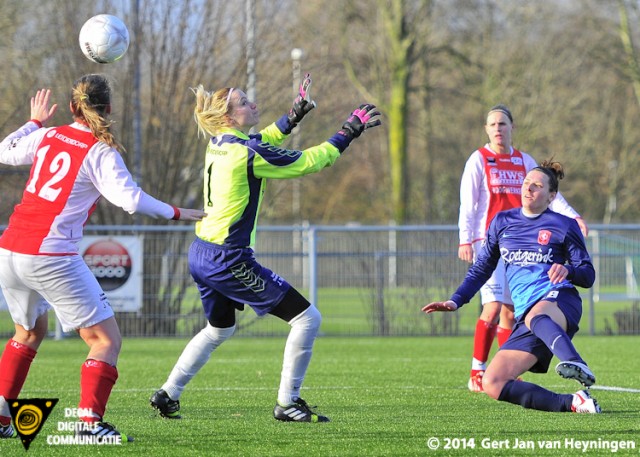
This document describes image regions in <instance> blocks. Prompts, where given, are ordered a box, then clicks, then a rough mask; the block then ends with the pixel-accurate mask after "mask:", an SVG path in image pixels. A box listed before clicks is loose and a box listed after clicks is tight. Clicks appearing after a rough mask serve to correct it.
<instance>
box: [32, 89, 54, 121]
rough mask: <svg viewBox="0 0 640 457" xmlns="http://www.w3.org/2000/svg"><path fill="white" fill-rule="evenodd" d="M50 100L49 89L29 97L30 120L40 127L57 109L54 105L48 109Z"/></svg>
mask: <svg viewBox="0 0 640 457" xmlns="http://www.w3.org/2000/svg"><path fill="white" fill-rule="evenodd" d="M50 98H51V89H40V90H38V91H37V92H36V95H34V96H33V97H31V120H32V121H38V122H39V123H40V125H41V126H44V125H45V124H46V123H47V122H49V119H51V118H52V117H53V115H54V114H55V112H56V110H57V109H58V105H57V104H55V103H54V104H53V105H52V106H51V107H49V100H50Z"/></svg>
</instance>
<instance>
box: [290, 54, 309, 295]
mask: <svg viewBox="0 0 640 457" xmlns="http://www.w3.org/2000/svg"><path fill="white" fill-rule="evenodd" d="M303 55H304V52H303V51H302V49H300V48H293V49H292V50H291V62H292V63H293V74H292V76H293V85H292V89H293V98H294V99H295V98H296V97H297V96H298V88H299V87H300V76H301V71H300V60H301V59H302V57H303ZM299 135H300V132H299V130H298V127H296V128H295V129H293V131H292V132H291V137H292V138H291V148H292V149H295V150H298V149H300V136H299ZM292 181H293V182H292V183H291V184H292V186H293V189H292V190H291V215H292V218H293V223H294V225H298V224H300V223H301V222H302V221H301V216H302V215H301V211H300V198H301V186H302V182H301V180H300V178H295V179H293V180H292ZM306 241H307V237H306V236H302V232H301V231H298V230H294V232H293V252H300V253H301V255H300V256H293V259H294V260H293V271H294V272H295V273H299V274H300V275H301V276H302V287H303V288H306V287H308V285H309V276H308V275H307V271H306V270H307V268H306V266H307V264H306V263H305V262H304V261H303V259H304V256H305V254H306V252H307V246H306V244H307V243H306Z"/></svg>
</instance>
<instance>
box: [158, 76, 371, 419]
mask: <svg viewBox="0 0 640 457" xmlns="http://www.w3.org/2000/svg"><path fill="white" fill-rule="evenodd" d="M310 86H311V78H310V77H309V75H306V76H305V77H304V79H303V81H302V84H301V85H300V92H299V95H298V96H297V97H296V98H295V100H294V103H293V107H292V108H291V110H290V111H289V113H288V114H285V115H283V116H282V117H281V118H280V119H278V120H277V121H276V122H275V123H272V124H270V125H268V126H267V127H265V128H264V129H263V130H261V131H260V132H259V133H257V134H250V130H251V128H252V127H254V126H255V125H257V124H258V123H259V120H260V117H259V111H258V108H257V106H256V104H255V103H254V102H253V101H251V100H249V99H248V98H247V95H246V94H245V93H244V92H243V91H242V90H240V89H237V88H224V89H220V90H217V91H215V92H212V93H210V92H208V91H206V90H205V89H204V88H203V86H202V85H200V86H198V87H197V88H195V89H193V92H194V94H195V97H196V106H195V110H194V116H195V121H196V123H197V125H198V130H199V132H200V133H202V134H203V135H205V136H208V135H210V136H211V139H210V140H209V142H208V145H207V150H206V154H205V166H204V192H203V195H204V204H205V207H206V212H207V213H208V214H209V217H208V218H207V221H206V223H200V224H197V225H196V238H195V240H194V241H193V243H192V245H191V248H190V250H189V268H190V271H191V275H192V276H193V278H194V280H195V282H196V284H197V286H198V289H199V291H200V297H201V300H202V305H203V307H204V312H205V315H206V317H207V321H208V324H207V326H206V327H205V328H204V329H202V330H201V331H200V332H199V333H198V334H197V335H196V336H195V337H193V339H192V340H191V341H190V342H189V343H188V344H187V346H186V347H185V349H184V350H183V352H182V355H181V356H180V357H179V359H178V361H177V362H176V364H175V366H174V367H173V370H172V371H171V373H170V374H169V377H168V378H167V380H166V382H165V383H164V384H163V385H162V387H161V389H159V390H157V391H156V392H155V393H154V394H153V395H152V397H151V399H150V402H151V406H152V407H153V408H155V409H157V410H158V411H159V413H160V415H161V416H162V417H165V418H169V419H178V418H180V414H179V410H180V402H179V399H180V396H181V394H182V392H183V390H184V388H185V387H186V385H187V383H189V381H191V379H192V378H193V377H194V376H195V375H196V374H197V373H198V371H199V370H200V369H201V368H202V367H203V366H204V364H205V363H206V362H207V361H208V360H209V357H210V355H211V353H212V352H213V351H214V350H215V349H216V348H217V347H218V346H220V345H221V344H222V343H223V342H224V341H225V340H227V339H228V338H230V337H231V336H232V335H233V332H234V330H235V324H236V317H235V313H236V310H242V309H244V306H245V304H246V305H249V306H250V307H251V308H253V310H254V311H255V313H256V314H258V315H259V316H263V315H265V314H272V315H274V316H276V317H278V318H280V319H282V320H284V321H286V322H287V323H288V324H289V325H290V326H291V330H290V333H289V336H288V338H287V342H286V345H285V350H284V360H283V364H282V374H281V380H280V388H279V390H278V396H277V400H276V404H275V408H274V412H273V414H274V417H275V419H277V420H281V421H295V422H328V421H329V419H328V418H327V417H326V416H323V415H320V414H317V413H316V412H314V411H313V410H312V409H311V407H309V406H308V405H307V403H306V402H305V401H304V400H303V399H302V398H300V388H301V386H302V382H303V380H304V377H305V374H306V372H307V367H308V366H309V362H310V360H311V353H312V349H313V343H314V340H315V338H316V335H317V333H318V329H319V327H320V322H321V315H320V312H319V311H318V309H317V308H316V307H315V306H314V304H311V303H309V301H308V300H307V299H306V298H304V297H303V296H302V295H301V294H300V293H299V292H298V291H297V290H296V289H295V288H293V287H292V286H291V285H290V284H289V283H288V282H287V281H286V280H285V279H284V278H282V277H280V276H278V275H277V274H276V273H274V272H272V271H271V270H269V269H268V268H265V267H263V266H262V265H260V264H259V263H258V262H257V261H256V259H255V257H254V251H253V248H252V246H253V245H254V239H255V231H256V224H257V217H258V211H259V209H260V203H261V201H262V196H263V195H264V191H265V185H266V183H267V179H269V178H273V179H286V178H297V177H299V176H303V175H307V174H310V173H316V172H318V171H320V170H322V169H323V168H325V167H328V166H330V165H332V164H333V163H334V162H335V161H336V160H337V159H338V157H340V155H341V154H342V153H343V152H344V150H345V149H347V147H348V146H349V144H350V143H351V142H352V141H353V140H354V139H356V138H358V137H359V136H360V135H361V134H362V133H363V132H364V131H365V130H367V129H369V128H371V127H375V126H377V125H380V120H379V119H378V118H377V116H378V115H379V114H380V113H379V112H378V111H377V110H376V107H375V106H373V105H369V104H364V105H361V106H360V107H359V108H358V109H356V110H355V111H353V113H351V115H350V116H349V118H348V119H347V120H346V122H344V124H343V125H342V128H341V129H340V130H339V131H338V132H337V133H335V134H334V135H333V136H331V137H330V138H329V139H328V140H327V141H325V142H323V143H321V144H319V145H317V146H313V147H310V148H308V149H305V150H301V151H297V150H287V149H282V148H280V145H281V144H282V143H283V141H284V140H285V139H286V138H287V136H288V135H289V134H290V133H291V131H292V130H293V129H294V128H295V127H296V125H297V124H298V123H299V122H300V121H301V120H302V119H303V118H304V117H305V116H306V115H307V114H308V113H309V112H310V111H311V110H312V109H313V108H315V103H314V102H313V101H312V100H311V98H310V97H309V88H310Z"/></svg>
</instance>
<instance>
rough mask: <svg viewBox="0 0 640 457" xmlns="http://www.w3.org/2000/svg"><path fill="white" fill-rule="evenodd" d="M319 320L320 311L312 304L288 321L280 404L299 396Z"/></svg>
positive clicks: (279, 391) (289, 401) (279, 394)
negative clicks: (288, 329) (289, 327)
mask: <svg viewBox="0 0 640 457" xmlns="http://www.w3.org/2000/svg"><path fill="white" fill-rule="evenodd" d="M321 322H322V316H321V315H320V311H318V308H316V307H315V306H313V305H311V306H309V307H308V308H307V309H305V310H304V311H303V312H301V313H300V314H298V315H297V316H296V317H294V318H293V319H291V320H290V321H289V325H291V331H290V332H289V337H288V338H287V343H286V345H285V347H284V358H283V361H282V375H281V377H280V389H279V390H278V403H279V404H280V405H281V406H286V405H289V404H291V403H293V401H294V400H296V399H297V398H298V397H300V387H301V386H302V381H304V377H305V374H306V373H307V368H308V367H309V362H310V361H311V353H312V351H313V342H314V341H315V339H316V335H317V334H318V330H319V329H320V323H321Z"/></svg>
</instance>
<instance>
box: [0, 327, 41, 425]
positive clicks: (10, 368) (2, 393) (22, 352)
mask: <svg viewBox="0 0 640 457" xmlns="http://www.w3.org/2000/svg"><path fill="white" fill-rule="evenodd" d="M35 356H36V351H34V350H33V349H31V348H30V347H29V346H26V345H24V344H22V343H18V342H17V341H15V340H13V339H10V340H9V341H7V345H6V346H5V348H4V352H3V353H2V358H0V397H4V398H5V399H7V398H11V399H14V398H18V395H19V394H20V391H21V390H22V386H24V382H25V380H26V379H27V374H29V368H30V367H31V362H33V358H34V357H35ZM10 423H11V417H8V416H0V425H2V426H7V425H9V424H10Z"/></svg>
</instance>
